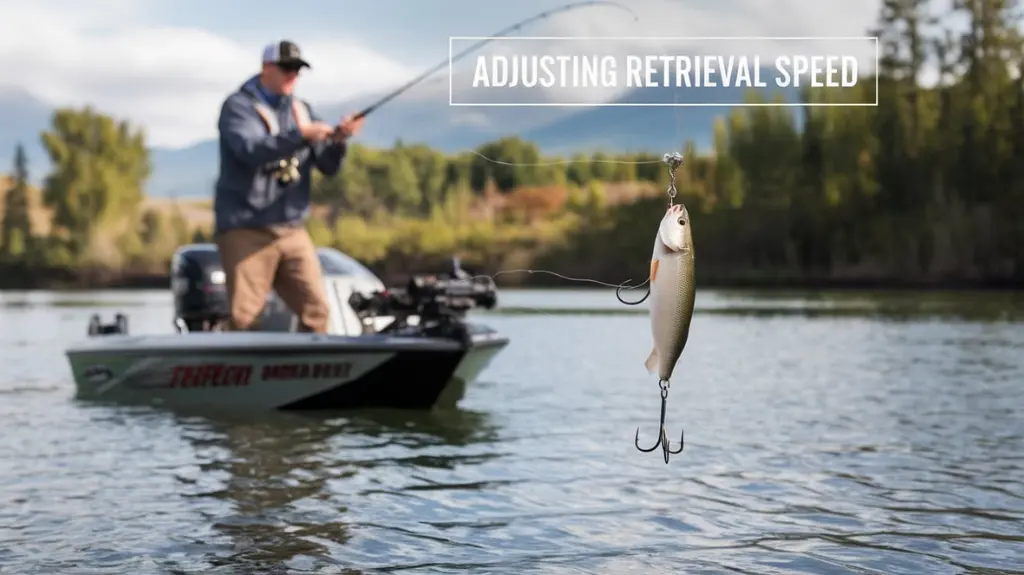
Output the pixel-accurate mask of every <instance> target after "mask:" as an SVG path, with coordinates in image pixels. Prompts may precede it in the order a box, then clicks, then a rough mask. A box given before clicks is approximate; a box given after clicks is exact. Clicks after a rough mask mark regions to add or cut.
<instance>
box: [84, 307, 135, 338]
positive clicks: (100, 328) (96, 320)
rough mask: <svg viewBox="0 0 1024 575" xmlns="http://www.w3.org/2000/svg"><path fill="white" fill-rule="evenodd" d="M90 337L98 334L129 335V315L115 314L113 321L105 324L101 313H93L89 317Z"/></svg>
mask: <svg viewBox="0 0 1024 575" xmlns="http://www.w3.org/2000/svg"><path fill="white" fill-rule="evenodd" d="M88 333H89V337H95V336H97V335H127V334H128V317H127V316H126V315H124V314H123V313H119V314H117V315H115V316H114V322H113V323H107V324H104V323H103V321H102V320H100V316H99V314H93V315H92V317H90V318H89V332H88Z"/></svg>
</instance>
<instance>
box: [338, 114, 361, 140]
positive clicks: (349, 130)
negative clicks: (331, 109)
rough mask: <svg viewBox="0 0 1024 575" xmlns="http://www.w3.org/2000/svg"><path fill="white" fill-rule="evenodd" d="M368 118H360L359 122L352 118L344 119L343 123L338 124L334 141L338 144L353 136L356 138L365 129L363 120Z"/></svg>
mask: <svg viewBox="0 0 1024 575" xmlns="http://www.w3.org/2000/svg"><path fill="white" fill-rule="evenodd" d="M365 119H366V118H365V117H363V118H359V119H358V120H354V119H352V116H346V117H345V118H344V119H342V121H341V123H339V124H338V129H337V131H336V132H335V133H334V139H335V140H336V141H337V142H344V141H345V140H347V139H349V138H350V137H352V136H355V135H356V134H358V133H359V131H360V130H362V129H363V120H365Z"/></svg>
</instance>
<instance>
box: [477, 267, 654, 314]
mask: <svg viewBox="0 0 1024 575" xmlns="http://www.w3.org/2000/svg"><path fill="white" fill-rule="evenodd" d="M517 273H524V274H531V275H532V274H548V275H552V276H555V277H557V278H559V279H563V280H566V281H571V282H581V283H592V284H597V285H600V286H604V287H612V288H615V297H617V298H618V299H619V301H621V302H622V303H625V304H627V305H635V303H634V302H627V301H624V300H623V299H622V298H621V297H619V295H618V294H619V291H620V290H623V289H630V290H632V289H637V288H641V287H643V286H645V285H647V284H648V283H649V282H650V281H651V280H650V278H648V279H647V280H645V281H644V282H643V283H642V284H639V285H631V283H630V282H632V281H633V280H632V279H627V280H626V281H624V282H622V283H619V284H613V283H608V282H603V281H600V280H595V279H591V278H577V277H572V276H567V275H565V274H560V273H558V272H555V271H551V270H539V269H514V270H500V271H497V272H495V273H493V274H475V275H470V276H468V277H466V278H464V279H469V280H473V279H477V278H487V279H488V280H490V282H491V285H492V287H495V288H497V287H498V285H497V281H496V278H497V277H498V276H500V275H503V274H517ZM647 295H650V290H648V292H647ZM647 295H645V296H644V297H643V299H641V300H640V301H639V302H636V303H640V302H643V301H644V300H645V299H647ZM521 309H528V310H530V311H533V312H537V313H539V314H541V315H552V316H553V315H556V314H553V313H550V312H547V311H545V310H544V309H542V308H530V307H527V308H521Z"/></svg>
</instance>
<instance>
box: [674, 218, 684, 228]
mask: <svg viewBox="0 0 1024 575" xmlns="http://www.w3.org/2000/svg"><path fill="white" fill-rule="evenodd" d="M676 223H678V224H679V225H681V226H685V225H686V218H679V219H678V220H676Z"/></svg>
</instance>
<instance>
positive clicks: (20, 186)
mask: <svg viewBox="0 0 1024 575" xmlns="http://www.w3.org/2000/svg"><path fill="white" fill-rule="evenodd" d="M28 193H29V173H28V158H27V157H26V155H25V148H24V147H23V146H22V145H21V144H18V146H17V148H15V151H14V182H13V186H11V188H10V189H9V190H7V194H6V195H5V196H4V219H3V224H2V225H0V250H2V252H0V253H2V254H3V255H5V256H11V257H21V256H23V255H25V251H26V249H27V248H28V245H29V244H31V243H32V222H31V220H30V214H29V196H28Z"/></svg>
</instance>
